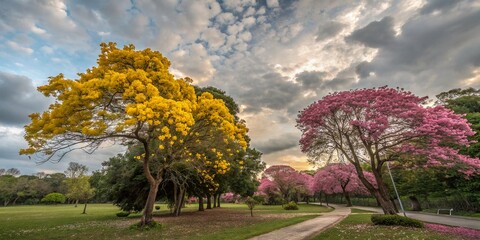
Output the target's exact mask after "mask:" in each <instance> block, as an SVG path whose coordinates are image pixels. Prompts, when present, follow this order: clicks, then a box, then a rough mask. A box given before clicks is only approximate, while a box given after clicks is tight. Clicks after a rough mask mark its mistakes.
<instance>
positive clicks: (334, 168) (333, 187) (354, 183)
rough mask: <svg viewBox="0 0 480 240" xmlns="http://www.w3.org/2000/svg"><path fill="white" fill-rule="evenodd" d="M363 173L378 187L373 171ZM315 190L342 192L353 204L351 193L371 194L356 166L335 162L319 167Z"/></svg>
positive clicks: (327, 192)
mask: <svg viewBox="0 0 480 240" xmlns="http://www.w3.org/2000/svg"><path fill="white" fill-rule="evenodd" d="M363 174H364V175H365V177H366V178H367V179H368V180H369V182H371V183H372V184H373V185H374V187H376V185H377V184H376V181H375V178H374V177H373V174H372V173H371V172H367V171H364V172H363ZM313 190H314V191H315V192H323V193H325V194H333V193H341V194H343V196H344V197H345V200H346V201H347V206H349V207H350V206H352V201H351V199H350V194H362V195H366V194H369V191H368V190H367V188H365V186H364V185H363V183H362V182H361V181H360V179H359V178H358V175H357V172H356V170H355V166H353V165H352V164H343V163H334V164H329V165H327V166H326V167H324V168H322V169H319V170H318V171H317V173H316V174H315V176H314V178H313Z"/></svg>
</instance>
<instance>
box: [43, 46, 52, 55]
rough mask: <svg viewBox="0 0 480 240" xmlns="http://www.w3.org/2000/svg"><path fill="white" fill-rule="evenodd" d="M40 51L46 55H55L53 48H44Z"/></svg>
mask: <svg viewBox="0 0 480 240" xmlns="http://www.w3.org/2000/svg"><path fill="white" fill-rule="evenodd" d="M40 50H41V51H42V52H44V53H46V54H52V53H53V48H51V47H49V46H42V47H41V48H40Z"/></svg>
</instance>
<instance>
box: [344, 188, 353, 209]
mask: <svg viewBox="0 0 480 240" xmlns="http://www.w3.org/2000/svg"><path fill="white" fill-rule="evenodd" d="M343 195H344V196H345V200H347V207H351V206H352V200H351V199H350V194H349V193H348V192H347V191H345V190H344V191H343Z"/></svg>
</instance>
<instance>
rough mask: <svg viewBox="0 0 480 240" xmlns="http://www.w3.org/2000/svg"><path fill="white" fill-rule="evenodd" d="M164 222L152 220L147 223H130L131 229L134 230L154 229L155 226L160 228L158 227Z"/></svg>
mask: <svg viewBox="0 0 480 240" xmlns="http://www.w3.org/2000/svg"><path fill="white" fill-rule="evenodd" d="M161 226H162V224H160V223H158V222H155V221H151V222H149V223H147V224H145V225H142V223H141V222H139V223H135V224H132V225H130V229H133V230H150V229H153V228H158V227H161Z"/></svg>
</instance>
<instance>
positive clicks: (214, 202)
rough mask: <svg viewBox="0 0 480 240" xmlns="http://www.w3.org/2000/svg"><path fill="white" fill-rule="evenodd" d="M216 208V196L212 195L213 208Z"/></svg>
mask: <svg viewBox="0 0 480 240" xmlns="http://www.w3.org/2000/svg"><path fill="white" fill-rule="evenodd" d="M216 207H217V194H213V208H216Z"/></svg>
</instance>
